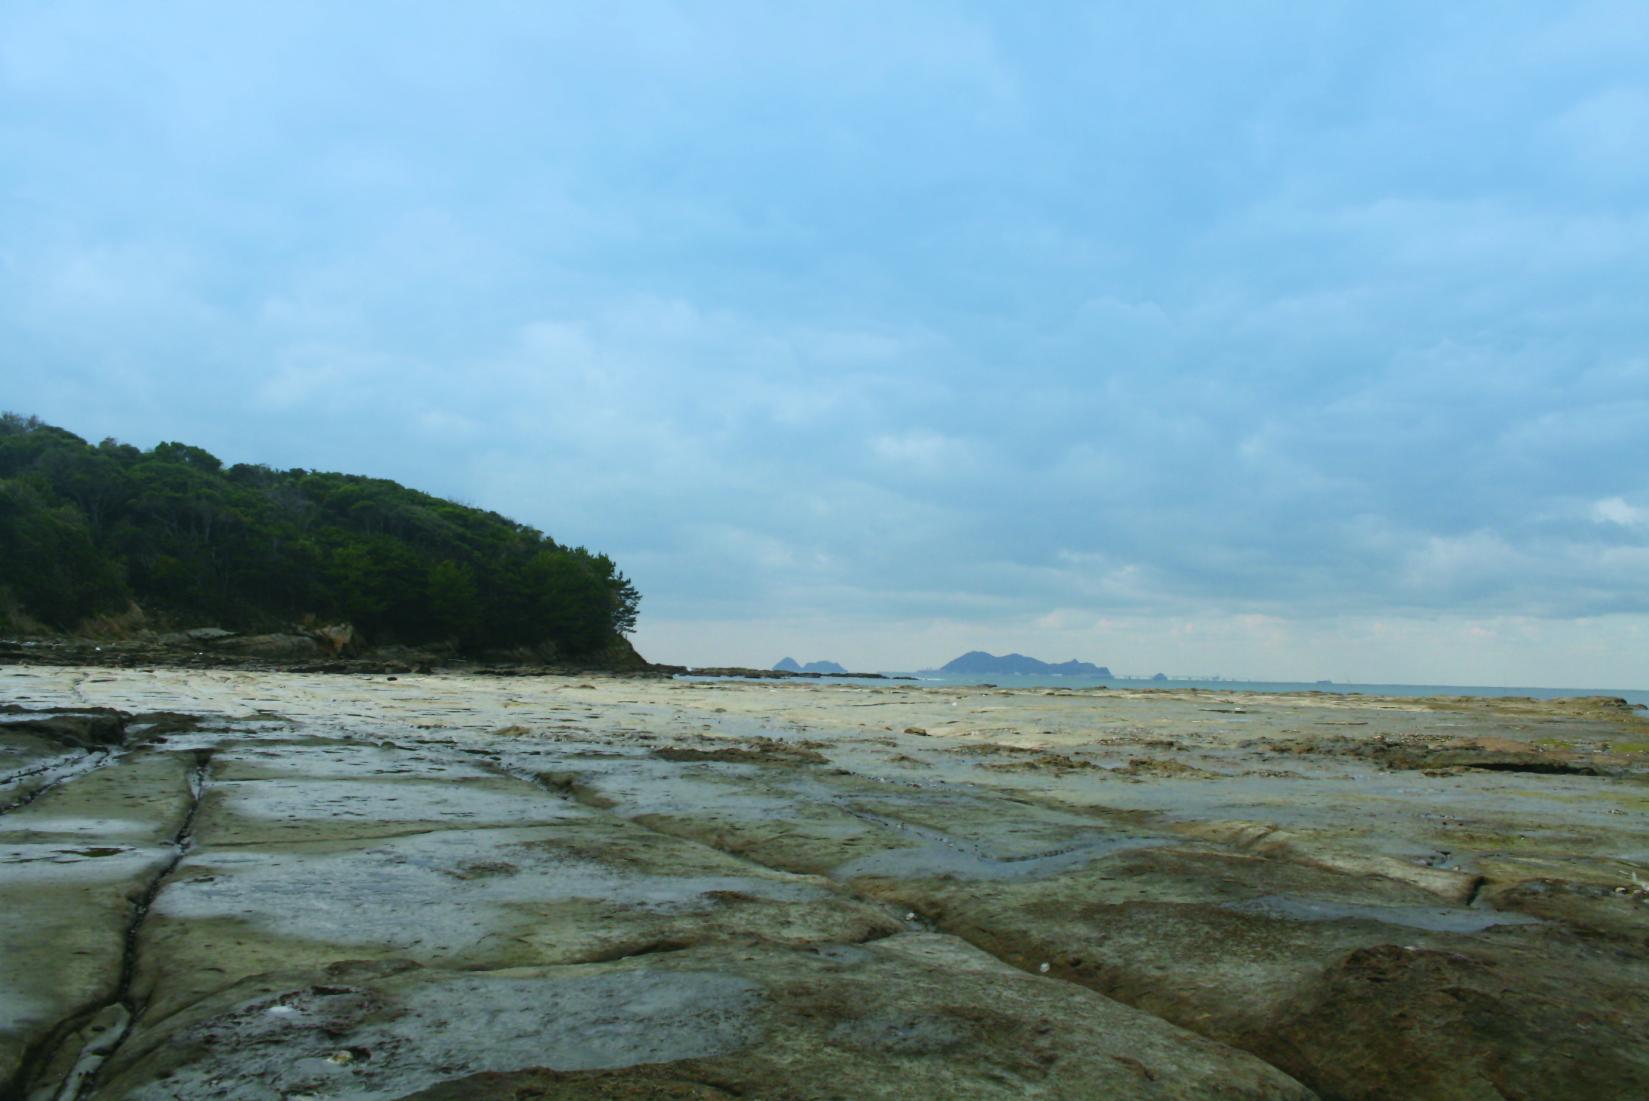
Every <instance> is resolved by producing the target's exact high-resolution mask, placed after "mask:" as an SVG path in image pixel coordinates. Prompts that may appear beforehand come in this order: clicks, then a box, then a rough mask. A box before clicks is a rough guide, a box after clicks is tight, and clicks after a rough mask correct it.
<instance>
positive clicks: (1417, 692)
mask: <svg viewBox="0 0 1649 1101" xmlns="http://www.w3.org/2000/svg"><path fill="white" fill-rule="evenodd" d="M888 675H889V676H910V677H915V678H916V681H917V683H918V684H935V685H938V684H994V685H998V686H1000V687H1002V688H1053V687H1061V688H1097V687H1100V686H1104V687H1107V688H1181V689H1183V688H1206V689H1208V690H1210V691H1214V692H1353V693H1358V694H1362V695H1369V696H1531V697H1533V698H1535V699H1537V700H1549V699H1559V698H1562V697H1565V696H1619V697H1620V698H1622V699H1624V700H1626V701H1627V702H1628V703H1633V704H1641V705H1642V706H1644V707H1649V689H1641V688H1518V687H1494V686H1488V685H1480V684H1340V683H1338V682H1334V683H1327V684H1325V683H1314V682H1308V681H1262V680H1182V679H1179V678H1177V677H1170V678H1168V679H1167V680H1146V679H1143V678H1141V679H1136V678H1133V677H1113V678H1111V679H1109V680H1102V679H1098V678H1095V677H1057V676H1055V677H1045V676H1037V675H1030V676H1003V675H996V676H953V675H950V674H945V673H898V674H894V673H890V674H888Z"/></svg>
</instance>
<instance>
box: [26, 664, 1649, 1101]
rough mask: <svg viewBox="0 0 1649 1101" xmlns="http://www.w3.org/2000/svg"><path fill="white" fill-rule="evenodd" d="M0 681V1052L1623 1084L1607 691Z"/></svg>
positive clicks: (326, 1075)
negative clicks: (1515, 695)
mask: <svg viewBox="0 0 1649 1101" xmlns="http://www.w3.org/2000/svg"><path fill="white" fill-rule="evenodd" d="M0 687H3V688H4V690H5V692H6V696H5V698H4V700H0V702H5V703H7V704H9V708H8V710H7V712H6V713H5V714H4V715H0V807H4V808H6V809H5V810H4V812H3V813H0V958H4V959H5V960H6V970H7V983H6V984H5V987H4V992H3V993H0V1060H3V1063H0V1075H3V1080H5V1081H6V1082H8V1083H9V1084H8V1085H7V1086H6V1091H7V1092H6V1093H4V1094H0V1096H3V1097H6V1098H18V1099H21V1098H33V1097H41V1098H46V1097H53V1098H55V1097H63V1098H88V1099H89V1098H107V1099H114V1098H127V1097H134V1098H151V1097H152V1098H170V1097H188V1098H195V1097H224V1098H302V1097H352V1098H386V1099H387V1098H410V1097H418V1098H425V1099H430V1101H433V1099H436V1098H489V1097H499V1098H506V1097H507V1098H515V1097H530V1096H545V1097H569V1098H609V1097H614V1098H616V1097H682V1098H718V1097H764V1098H767V1097H771V1098H826V1097H841V1098H861V1097H888V1098H899V1097H958V1098H967V1097H981V1098H983V1097H1069V1098H1090V1097H1111V1098H1200V1097H1231V1098H1246V1097H1253V1098H1307V1097H1311V1096H1318V1097H1322V1098H1389V1099H1398V1098H1403V1099H1409V1098H1439V1099H1441V1098H1473V1099H1475V1098H1497V1097H1498V1098H1508V1099H1511V1098H1519V1099H1523V1098H1526V1099H1530V1101H1533V1099H1536V1098H1540V1099H1549V1098H1571V1097H1572V1098H1593V1097H1598V1096H1636V1095H1639V1094H1649V1015H1646V1014H1644V1013H1643V1012H1642V1010H1641V995H1640V992H1641V990H1643V989H1644V988H1645V985H1646V980H1649V893H1646V891H1645V883H1644V881H1645V880H1646V879H1649V785H1646V783H1645V776H1646V771H1649V770H1646V768H1645V765H1646V764H1649V760H1646V758H1649V725H1646V724H1645V723H1643V721H1642V720H1641V719H1640V718H1639V717H1638V716H1637V715H1636V714H1635V713H1634V712H1632V711H1631V710H1630V709H1629V708H1623V707H1621V706H1618V705H1616V704H1614V703H1612V702H1610V701H1606V700H1593V701H1563V702H1548V703H1539V702H1535V701H1516V700H1510V701H1506V700H1499V701H1479V700H1454V699H1451V700H1395V699H1371V698H1363V697H1347V696H1333V695H1319V694H1306V695H1299V696H1274V697H1273V696H1259V695H1252V694H1246V695H1230V694H1226V695H1219V694H1214V693H1206V692H1202V693H1198V692H1119V691H1115V690H1112V691H1109V692H1069V691H1047V690H1028V691H1026V690H1021V691H1005V690H997V689H978V690H961V689H941V690H923V689H919V688H911V687H905V686H892V685H877V686H865V685H852V686H838V685H820V684H807V683H784V684H780V685H774V684H768V683H754V684H751V683H726V682H682V681H663V680H654V681H647V680H628V679H618V678H597V679H589V678H565V677H543V678H510V679H507V680H506V679H502V678H493V677H486V676H445V677H441V676H417V675H409V676H401V677H399V678H397V679H393V680H392V679H387V678H385V677H372V678H368V677H348V678H345V677H337V676H306V675H302V674H273V673H269V674H260V673H248V672H239V671H211V672H203V671H195V670H190V671H183V670H166V669H161V670H157V671H150V672H147V673H143V672H137V671H114V672H111V671H108V670H103V669H98V670H76V669H43V668H38V667H35V668H0ZM49 709H57V710H49Z"/></svg>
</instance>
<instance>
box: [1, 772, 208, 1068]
mask: <svg viewBox="0 0 1649 1101" xmlns="http://www.w3.org/2000/svg"><path fill="white" fill-rule="evenodd" d="M193 768H194V761H193V759H192V758H191V757H188V756H178V755H173V754H163V753H146V754H138V755H135V756H133V757H129V758H122V759H118V760H114V761H112V762H110V763H108V764H106V765H105V766H104V767H102V768H99V769H98V770H96V771H94V772H89V773H85V774H81V775H79V776H78V778H77V779H75V780H74V781H73V782H72V783H62V784H59V785H58V786H55V787H53V788H51V789H50V790H48V791H45V792H43V793H40V794H39V795H38V797H36V798H35V799H33V801H31V802H30V803H28V804H27V805H26V806H23V807H19V808H17V809H15V810H12V811H11V812H9V813H7V814H5V815H3V816H0V960H3V961H4V981H3V982H0V1081H9V1080H11V1079H12V1078H13V1077H14V1076H16V1075H17V1073H18V1071H19V1069H20V1067H21V1066H22V1064H23V1061H24V1059H25V1057H26V1056H27V1055H28V1054H29V1053H30V1052H31V1051H33V1050H35V1049H37V1048H39V1047H40V1046H41V1045H42V1044H44V1043H45V1042H46V1041H47V1040H48V1039H49V1038H50V1037H51V1035H52V1034H53V1033H54V1032H55V1031H57V1030H58V1029H59V1027H60V1026H64V1025H67V1024H70V1023H72V1022H73V1021H74V1020H75V1019H76V1018H78V1017H80V1016H82V1015H85V1014H89V1013H92V1012H95V1010H96V1009H98V1008H99V1007H101V1006H103V1005H105V1004H107V1003H108V1002H110V1001H111V1000H112V999H113V998H114V996H115V992H116V986H117V983H118V982H119V977H120V974H121V970H122V964H123V960H124V955H125V948H126V932H127V929H128V927H129V926H130V925H131V923H132V920H133V911H134V907H135V906H136V905H137V904H138V902H139V900H140V899H141V898H142V896H143V895H144V893H145V891H146V890H147V888H148V887H149V885H150V884H151V883H152V882H153V881H154V880H155V878H156V877H157V876H159V875H160V873H161V872H162V871H163V870H164V869H165V868H167V867H168V866H169V865H170V864H171V862H172V861H173V860H175V859H176V857H177V852H176V849H175V848H174V847H173V846H172V844H171V841H172V838H173V837H174V836H175V834H176V833H177V831H178V829H179V828H180V827H181V826H182V824H183V822H184V819H185V817H186V816H187V814H188V810H189V806H190V802H191V796H190V788H189V777H190V773H191V772H192V771H193Z"/></svg>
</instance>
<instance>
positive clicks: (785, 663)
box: [773, 657, 847, 673]
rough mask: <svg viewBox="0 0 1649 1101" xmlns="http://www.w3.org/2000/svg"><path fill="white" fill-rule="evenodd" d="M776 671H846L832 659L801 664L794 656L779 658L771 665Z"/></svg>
mask: <svg viewBox="0 0 1649 1101" xmlns="http://www.w3.org/2000/svg"><path fill="white" fill-rule="evenodd" d="M773 671H774V672H776V673H846V672H847V670H846V669H844V668H843V667H842V666H840V665H837V664H836V663H835V662H833V661H810V662H808V663H807V664H806V665H802V664H801V663H799V662H798V661H797V660H796V659H795V658H790V657H786V658H780V659H779V662H778V664H777V665H775V666H773Z"/></svg>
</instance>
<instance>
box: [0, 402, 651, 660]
mask: <svg viewBox="0 0 1649 1101" xmlns="http://www.w3.org/2000/svg"><path fill="white" fill-rule="evenodd" d="M639 601H640V595H639V594H638V593H637V592H636V589H635V586H634V585H632V584H631V583H630V581H629V580H627V579H626V578H625V576H624V575H623V574H622V573H620V572H619V570H618V568H617V567H616V566H615V565H614V563H613V561H612V559H610V558H608V557H607V556H606V555H605V554H597V553H592V552H590V551H588V550H585V549H584V548H583V547H565V546H562V545H560V544H558V543H557V542H556V541H555V540H553V539H551V538H550V537H549V536H547V535H544V534H543V533H542V532H539V531H536V530H534V529H533V528H530V527H527V526H526V525H523V524H518V523H516V522H515V521H513V520H509V519H506V518H505V517H503V516H500V515H498V514H497V513H493V512H486V511H483V510H481V509H476V508H470V507H467V506H464V505H459V504H455V503H453V502H452V501H446V500H442V499H441V498H438V497H432V496H430V495H429V494H426V493H420V492H418V491H417V490H413V489H408V488H406V487H405V486H402V485H399V484H397V483H395V482H392V481H387V480H385V479H381V478H366V477H361V476H358V475H352V474H334V473H322V472H319V471H311V470H302V469H295V470H285V471H280V470H271V469H270V468H268V467H265V466H253V465H246V464H237V465H234V466H230V467H227V468H226V467H225V466H224V465H223V463H222V462H221V461H219V460H218V459H217V458H216V457H215V456H213V455H211V454H210V453H208V452H206V451H204V450H202V449H201V448H199V447H194V446H191V445H189V444H183V443H161V444H158V445H156V446H155V447H154V448H153V449H151V450H149V451H142V450H139V449H138V448H136V447H133V446H131V445H129V444H123V443H119V442H118V441H116V440H113V439H108V440H104V441H103V442H102V443H100V444H97V445H95V446H94V445H92V444H90V443H88V442H87V441H85V440H83V439H81V438H80V437H79V436H76V435H75V434H74V433H72V432H68V431H65V430H64V429H61V428H56V427H54V426H52V425H48V424H44V423H42V422H41V421H39V420H38V419H36V418H34V417H23V416H19V415H18V414H15V413H6V414H4V415H0V626H4V625H7V624H8V621H12V623H13V624H15V623H21V622H28V621H34V622H37V623H40V624H42V625H45V626H47V627H51V628H54V629H57V630H72V629H74V628H75V627H76V626H77V625H79V624H81V623H83V622H84V621H85V620H87V619H88V618H90V617H93V616H98V615H105V614H112V613H119V612H122V611H124V610H126V609H127V608H128V607H129V605H130V604H132V603H136V604H137V605H138V606H139V607H141V608H143V609H144V611H145V612H146V613H149V614H151V615H154V616H158V617H159V618H161V619H163V620H165V621H168V622H172V623H175V624H180V625H182V624H196V625H200V624H213V625H222V626H225V627H231V628H236V629H242V630H249V629H258V628H275V627H280V626H284V625H289V624H291V623H294V622H297V621H300V620H303V619H306V618H313V619H318V620H323V621H337V620H347V621H348V622H350V623H352V624H354V625H355V626H356V627H357V628H358V629H360V630H361V631H362V632H363V633H365V634H366V635H367V637H368V638H370V639H372V640H373V641H374V642H400V643H407V644H428V643H436V642H453V643H456V644H457V645H458V646H459V647H460V648H461V649H465V650H480V649H499V648H505V647H517V646H535V647H542V646H544V645H545V644H546V643H548V644H552V645H553V646H554V647H555V649H556V651H557V652H558V653H562V654H568V655H575V654H584V653H590V652H593V651H595V650H598V649H601V648H602V647H604V646H606V645H608V644H609V643H610V642H612V641H613V640H614V638H615V637H616V636H617V635H619V634H623V633H627V632H629V631H631V630H633V629H634V627H635V619H636V610H637V607H638V604H639Z"/></svg>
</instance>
